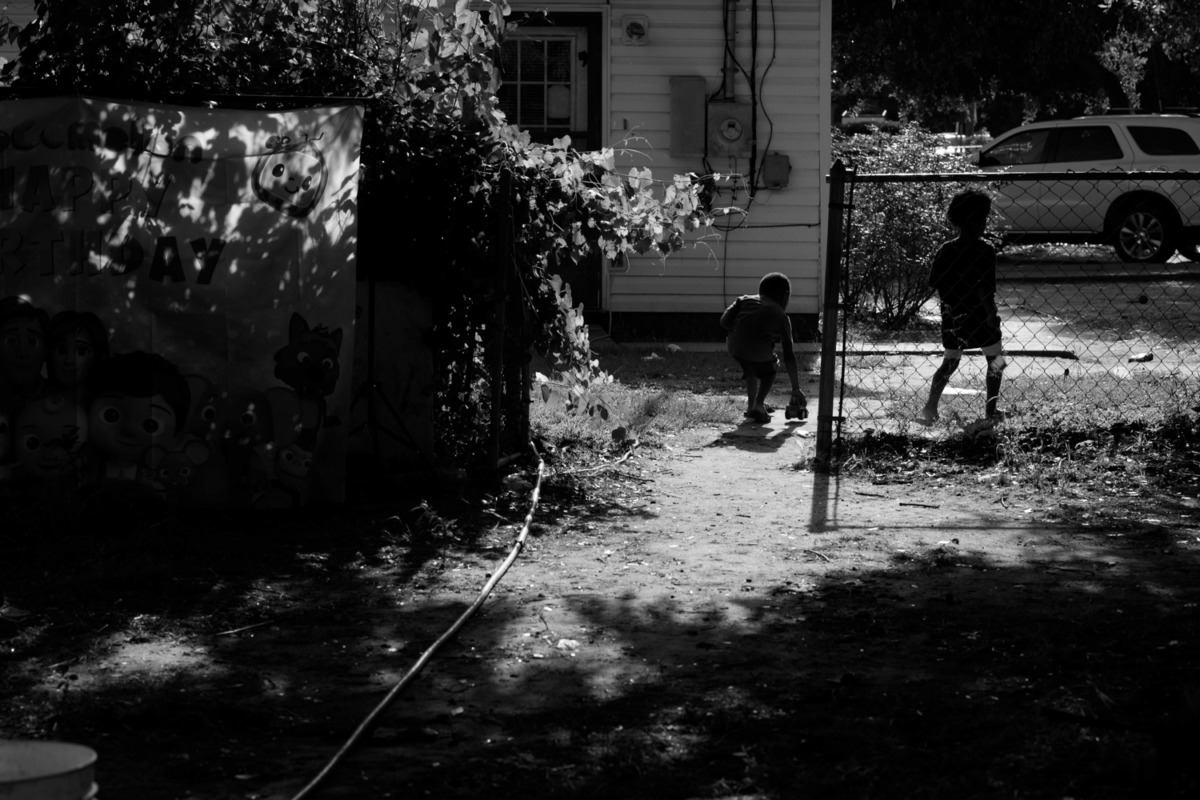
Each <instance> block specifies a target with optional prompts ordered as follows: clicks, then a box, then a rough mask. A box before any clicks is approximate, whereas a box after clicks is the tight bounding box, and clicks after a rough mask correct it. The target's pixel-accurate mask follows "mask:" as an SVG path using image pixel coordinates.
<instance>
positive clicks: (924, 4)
mask: <svg viewBox="0 0 1200 800" xmlns="http://www.w3.org/2000/svg"><path fill="white" fill-rule="evenodd" d="M834 13H835V17H834V63H835V69H836V75H835V95H838V96H840V101H841V102H842V104H843V105H846V106H848V105H851V104H853V103H854V102H855V100H856V99H858V98H860V97H877V96H885V97H892V98H895V99H896V101H897V102H898V104H899V106H900V108H898V109H897V110H898V111H900V112H902V113H904V114H905V115H907V116H908V117H909V118H910V119H916V120H920V121H921V122H922V123H923V124H925V125H926V126H927V127H953V126H954V123H956V122H958V121H959V120H960V119H962V117H963V112H964V109H967V108H977V109H979V111H980V115H981V117H982V121H983V123H984V124H985V125H987V126H988V128H989V129H990V130H991V132H992V133H993V134H995V133H999V132H1001V131H1003V130H1005V129H1007V128H1009V127H1012V126H1014V125H1018V124H1021V123H1022V122H1025V121H1028V120H1030V119H1033V118H1040V117H1053V116H1063V115H1067V114H1076V113H1086V112H1097V111H1104V110H1105V109H1107V108H1110V107H1124V106H1127V105H1128V104H1129V101H1130V99H1131V98H1133V99H1136V98H1139V97H1140V99H1141V101H1142V103H1143V105H1144V106H1145V107H1147V108H1150V109H1158V108H1165V107H1171V106H1186V105H1195V104H1197V103H1200V61H1198V60H1197V53H1198V44H1200V38H1198V37H1200V34H1198V33H1197V27H1196V20H1197V19H1200V0H1161V1H1160V2H1147V1H1145V0H1109V2H1103V3H1097V2H1095V0H1055V2H1053V3H1047V2H1043V0H959V2H955V3H945V2H939V0H901V1H900V2H892V0H835V5H834Z"/></svg>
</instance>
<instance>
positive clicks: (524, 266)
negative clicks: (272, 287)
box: [0, 0, 709, 459]
mask: <svg viewBox="0 0 1200 800" xmlns="http://www.w3.org/2000/svg"><path fill="white" fill-rule="evenodd" d="M478 6H484V7H485V8H483V9H482V10H479V9H478ZM34 8H35V12H36V17H35V19H33V21H31V22H29V23H28V24H26V25H25V26H23V27H19V26H16V25H13V24H12V23H11V22H8V21H7V20H3V22H4V23H5V25H4V27H3V28H2V29H0V33H3V34H5V35H6V36H7V38H8V39H9V41H11V42H13V43H15V45H16V46H17V48H18V51H19V54H18V56H17V57H16V58H15V59H14V60H12V61H11V62H9V63H7V64H5V65H4V67H3V69H2V70H0V81H2V82H3V83H4V84H6V85H7V86H9V87H12V88H13V89H14V90H22V91H26V92H29V91H34V92H55V93H61V92H71V93H84V94H98V95H102V96H111V97H126V98H130V99H151V100H154V99H159V100H174V101H177V102H178V101H184V102H186V101H192V102H195V103H218V104H231V105H232V104H237V105H242V106H251V107H264V108H277V107H287V106H289V105H293V106H294V105H303V104H306V103H311V102H320V101H322V100H323V99H347V98H354V99H357V100H360V101H362V102H364V103H365V104H366V105H367V106H368V113H367V115H366V125H365V129H364V133H363V144H362V162H361V163H362V174H361V183H360V193H359V194H360V204H359V208H360V218H359V236H360V238H359V268H360V274H371V275H373V276H375V277H378V278H382V279H387V280H396V281H401V282H404V283H407V284H409V285H411V286H413V287H414V288H416V289H418V290H419V291H421V292H423V293H425V294H426V295H427V296H428V297H429V298H431V301H432V303H433V307H434V330H433V334H432V341H431V342H430V345H431V349H432V351H433V352H434V353H435V357H436V358H437V360H438V363H437V364H436V372H437V375H438V376H439V384H438V399H437V406H438V411H439V413H440V414H441V415H442V419H441V420H439V422H440V423H441V424H439V426H438V429H439V431H442V432H443V434H445V437H444V440H443V442H442V445H443V450H442V455H444V456H445V457H447V458H449V459H461V458H467V457H470V455H471V454H472V452H473V451H475V450H477V449H478V445H479V440H480V436H481V433H480V430H481V428H483V427H485V426H486V425H487V422H488V415H487V413H480V403H479V401H480V398H481V397H482V396H485V395H486V389H487V386H488V383H489V380H490V379H492V378H494V377H495V376H490V375H489V374H488V372H487V370H486V369H485V368H484V366H485V365H484V355H485V350H486V347H485V345H486V343H487V342H489V341H490V340H491V339H492V334H493V333H494V332H495V328H496V320H495V317H494V315H495V313H496V307H497V302H496V286H497V262H498V261H499V260H501V259H505V260H507V262H508V263H504V264H503V265H502V268H503V269H505V270H508V271H509V275H510V279H509V281H508V285H509V288H510V290H511V291H512V292H513V293H514V295H515V303H514V308H515V309H517V313H516V315H515V316H516V317H517V319H516V320H515V322H514V321H513V320H511V319H510V320H509V325H507V326H506V327H505V331H504V335H505V337H506V339H507V340H508V345H509V346H510V350H511V351H512V352H516V353H525V352H527V351H528V350H529V348H530V347H531V346H534V347H536V348H537V349H538V350H539V351H540V352H542V353H543V354H545V355H547V356H548V357H549V358H550V359H551V360H552V362H553V363H554V364H555V366H556V367H557V368H558V369H560V370H562V372H563V374H564V375H565V376H567V377H566V380H568V381H569V382H571V383H572V384H573V385H581V386H583V387H584V390H583V391H579V392H573V393H571V395H570V398H573V399H569V403H572V404H576V405H585V406H590V407H592V408H593V409H594V408H595V407H596V403H598V402H599V396H598V395H597V394H596V393H595V392H594V391H592V389H594V388H595V386H599V385H602V384H603V383H604V381H605V380H606V376H604V375H603V373H602V372H600V370H599V369H598V366H597V365H596V363H595V361H594V360H592V359H591V357H590V350H589V347H588V342H587V329H586V327H585V326H582V325H580V324H577V321H578V320H579V317H580V314H579V312H578V310H577V309H573V308H572V305H571V302H570V294H569V288H568V287H565V286H563V285H562V284H561V282H557V281H555V279H554V276H553V271H554V268H555V266H556V265H561V264H563V263H566V262H568V261H570V260H572V259H577V258H580V257H583V256H584V255H586V254H587V253H589V252H600V253H603V254H605V255H607V256H615V255H617V254H619V253H622V252H639V253H645V252H654V253H659V254H662V255H664V256H665V255H666V254H668V253H671V252H673V251H675V250H678V249H679V248H681V247H684V246H685V245H686V243H687V241H688V236H689V234H690V233H691V232H693V231H696V230H699V229H702V228H705V227H707V226H708V224H709V220H708V218H707V216H706V213H705V211H704V209H703V206H702V204H701V202H700V201H699V191H700V187H699V184H698V182H697V180H696V179H695V178H694V176H682V177H676V178H674V179H673V180H670V181H667V182H665V183H660V182H656V181H655V180H653V177H652V176H651V175H650V173H649V171H648V170H637V169H635V170H631V171H629V172H627V173H624V174H622V173H621V172H619V171H618V170H617V169H616V167H615V156H614V153H613V151H612V150H605V151H602V152H598V153H580V152H577V151H576V150H575V149H573V148H572V146H571V142H570V141H569V140H565V139H564V140H560V141H556V142H554V143H552V144H540V143H536V142H533V141H532V140H531V139H530V137H529V136H528V135H527V134H525V133H523V132H521V131H519V130H516V129H515V128H513V127H511V126H509V125H508V124H507V121H506V120H505V118H504V116H503V114H502V113H501V112H500V111H499V109H498V107H497V104H496V102H495V97H494V94H493V91H494V78H495V76H496V74H497V71H496V64H497V63H499V62H498V54H499V47H500V44H501V42H502V41H503V39H504V36H505V35H506V34H507V33H508V30H507V24H506V18H507V16H508V13H509V9H508V5H507V2H506V0H491V2H487V3H478V4H471V3H469V2H467V0H458V2H457V3H456V4H453V5H452V6H450V7H446V8H440V7H439V5H438V4H436V3H430V2H428V1H427V0H382V2H381V0H123V2H120V3H91V2H83V0H80V1H79V2H73V3H64V2H54V3H51V2H49V0H37V2H35V4H34ZM490 413H498V411H497V410H496V409H492V410H491V412H490Z"/></svg>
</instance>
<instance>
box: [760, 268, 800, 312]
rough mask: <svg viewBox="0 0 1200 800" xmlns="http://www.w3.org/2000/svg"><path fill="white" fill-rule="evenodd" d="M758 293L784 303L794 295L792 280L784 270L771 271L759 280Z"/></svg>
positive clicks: (781, 303)
mask: <svg viewBox="0 0 1200 800" xmlns="http://www.w3.org/2000/svg"><path fill="white" fill-rule="evenodd" d="M758 293H759V294H760V295H763V296H764V297H767V298H769V299H771V300H774V301H775V302H776V303H779V304H780V305H783V303H784V301H785V300H787V299H788V298H789V297H791V296H792V282H791V281H790V280H788V276H787V275H784V274H783V273H782V272H771V273H768V274H767V275H763V277H762V280H760V281H759V282H758Z"/></svg>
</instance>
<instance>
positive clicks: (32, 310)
mask: <svg viewBox="0 0 1200 800" xmlns="http://www.w3.org/2000/svg"><path fill="white" fill-rule="evenodd" d="M14 319H31V320H33V321H35V322H37V323H38V325H40V326H41V328H42V332H43V333H45V331H46V328H48V327H50V315H49V314H47V313H46V312H45V311H43V310H42V309H40V308H38V307H37V306H35V305H34V304H33V303H31V302H29V301H28V300H26V299H25V298H24V297H21V296H20V295H15V294H14V295H9V296H8V297H4V298H0V325H3V324H4V323H6V322H8V321H9V320H14Z"/></svg>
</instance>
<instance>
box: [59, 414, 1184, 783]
mask: <svg viewBox="0 0 1200 800" xmlns="http://www.w3.org/2000/svg"><path fill="white" fill-rule="evenodd" d="M780 417H781V415H779V414H777V415H776V420H775V421H774V422H772V423H771V424H770V425H769V426H764V427H762V428H749V427H746V428H736V429H732V428H731V429H728V430H716V429H711V428H710V429H704V430H696V431H691V432H688V433H686V434H683V435H679V436H675V437H671V438H668V439H667V440H666V442H667V444H666V445H665V446H664V447H661V448H640V449H639V450H637V451H635V456H634V457H633V458H631V459H629V460H627V461H625V462H624V463H622V464H619V465H616V466H615V467H614V468H613V471H612V472H611V473H606V475H607V476H608V477H609V478H611V481H610V482H609V483H608V484H607V487H608V488H607V490H606V491H605V492H604V493H603V494H600V495H592V496H590V497H588V498H586V502H585V503H584V504H583V505H578V504H576V503H574V502H561V503H560V502H558V500H557V499H556V497H555V494H554V492H553V491H551V490H548V491H547V495H546V501H545V508H543V509H542V510H541V511H540V512H539V516H538V524H537V525H536V526H535V528H534V530H533V533H532V536H531V538H530V541H529V545H528V547H527V548H526V550H525V552H524V553H523V554H522V556H521V558H520V560H519V561H518V562H517V563H516V564H515V566H514V567H513V568H512V569H511V571H510V572H509V573H508V574H507V575H506V576H505V578H504V580H503V581H502V582H501V584H500V585H499V587H498V588H497V590H496V591H495V593H494V594H493V596H492V597H491V599H490V600H489V601H488V602H487V604H486V605H485V606H484V608H483V609H482V610H481V611H480V613H479V614H477V615H476V616H475V617H474V618H472V620H471V621H470V622H469V623H468V624H467V626H466V627H465V628H464V629H463V630H462V631H461V633H460V634H459V635H458V637H456V638H455V639H454V640H453V641H451V642H450V643H449V644H448V645H447V646H446V647H445V648H444V649H443V650H442V651H441V652H440V653H439V654H438V655H437V656H436V657H435V658H434V659H433V661H432V662H431V663H430V665H429V666H428V667H427V668H426V670H425V671H424V672H423V673H421V675H420V676H419V677H418V678H417V679H416V681H415V682H414V683H413V684H412V685H411V686H410V688H409V689H408V690H407V691H406V692H405V693H404V694H402V695H401V696H400V697H399V699H398V700H397V701H396V703H395V704H394V705H392V706H391V707H390V708H389V709H388V711H387V712H386V713H385V715H384V716H383V718H382V719H381V721H380V724H379V725H378V727H377V728H375V729H374V731H373V732H372V733H371V735H370V736H369V737H367V738H366V740H365V741H364V742H363V743H362V744H361V745H360V746H358V747H356V748H355V749H354V750H352V751H351V752H350V753H349V754H348V755H347V757H346V759H345V760H344V761H343V762H342V764H341V765H340V766H339V767H338V768H337V769H336V770H334V771H333V773H332V774H331V775H330V777H329V779H328V780H327V781H326V782H325V783H324V784H323V786H322V788H321V789H320V791H319V793H317V794H316V795H315V796H316V797H320V798H350V797H355V798H359V797H366V796H370V797H377V798H385V797H397V798H398V797H406V798H407V797H413V796H416V797H435V798H479V797H488V798H521V799H522V800H531V798H534V799H536V798H605V800H612V798H646V799H647V800H650V799H651V798H653V799H655V800H657V799H659V798H678V799H679V800H691V799H692V798H726V799H727V800H733V798H740V800H750V799H751V798H755V799H757V800H764V799H765V798H799V797H821V798H830V797H833V798H838V797H852V798H870V797H882V798H892V797H897V798H898V797H903V798H916V797H925V798H956V799H957V798H963V797H988V798H990V797H996V798H1000V797H1006V798H1011V797H1066V796H1073V797H1087V798H1110V797H1111V798H1116V797H1143V796H1155V797H1172V796H1178V797H1185V796H1195V789H1196V788H1197V786H1198V785H1200V784H1198V783H1197V776H1196V775H1195V773H1194V772H1188V770H1189V769H1191V768H1192V767H1190V766H1186V765H1185V761H1186V764H1190V763H1191V759H1190V755H1191V754H1192V753H1193V752H1194V749H1195V748H1194V746H1195V743H1196V736H1197V731H1200V725H1197V724H1196V722H1195V719H1200V717H1197V718H1193V719H1190V720H1189V718H1187V717H1186V716H1185V717H1182V718H1181V717H1180V716H1179V712H1180V710H1181V709H1186V708H1187V699H1188V698H1189V697H1190V696H1191V695H1190V692H1191V691H1192V689H1193V688H1194V687H1196V686H1200V680H1198V679H1197V675H1196V664H1197V663H1200V642H1198V641H1197V638H1198V637H1197V636H1196V630H1197V626H1196V623H1197V621H1198V620H1200V616H1198V614H1197V611H1196V608H1197V602H1198V601H1200V590H1198V588H1197V587H1198V586H1200V581H1197V580H1196V578H1197V576H1198V575H1200V566H1198V559H1197V555H1198V552H1200V547H1198V546H1197V545H1198V544H1200V537H1198V536H1197V532H1196V530H1195V529H1194V528H1186V527H1179V526H1173V527H1172V526H1166V525H1164V524H1162V521H1161V520H1158V521H1155V520H1151V521H1146V522H1145V523H1144V524H1138V525H1135V526H1132V527H1128V528H1124V529H1121V530H1113V529H1105V530H1098V531H1094V532H1089V531H1086V530H1077V529H1069V528H1067V527H1065V526H1064V525H1062V524H1061V523H1058V522H1055V521H1054V520H1055V519H1056V516H1055V512H1054V508H1050V507H1045V506H1043V505H1039V504H1035V503H1033V502H1032V501H1030V500H1028V499H1026V500H1022V499H1021V498H1022V497H1028V496H1029V495H1027V494H1024V493H1022V492H1021V491H1019V489H1017V488H1014V487H1007V486H1000V485H996V484H995V483H994V482H992V481H991V480H990V479H989V478H988V477H987V476H986V475H984V476H983V477H982V478H981V479H974V478H973V479H972V483H971V484H969V485H957V484H953V483H944V484H941V485H939V479H937V478H936V477H932V476H923V475H910V476H903V477H902V478H901V479H899V482H893V483H888V484H874V483H869V482H865V481H862V480H853V479H843V478H837V477H829V476H821V475H814V474H813V473H811V472H808V471H803V470H797V469H795V464H796V462H797V461H799V460H800V458H801V456H802V454H803V452H804V445H805V441H806V440H805V438H804V437H805V435H806V434H809V435H811V427H800V426H797V425H794V424H787V423H785V422H784V421H783V420H782V419H781V418H780ZM551 485H553V482H551ZM570 499H571V498H567V500H570ZM1068 501H1069V498H1067V497H1065V496H1064V497H1060V498H1058V499H1057V500H1055V502H1056V503H1062V502H1068ZM554 509H557V510H554ZM1177 510H1178V509H1177ZM524 511H525V509H523V508H522V509H518V508H517V507H516V505H514V506H513V508H512V509H511V511H510V512H506V513H504V514H500V516H501V517H504V518H505V519H504V520H503V521H501V520H495V523H496V527H495V530H494V531H492V532H491V533H490V534H489V535H488V536H486V537H484V541H483V543H482V544H483V548H482V549H472V550H471V551H469V552H446V553H442V554H440V555H438V556H437V557H435V558H431V559H429V560H426V561H423V562H420V563H418V562H417V561H413V560H412V554H411V553H410V554H407V555H406V554H403V553H398V554H397V557H396V559H395V560H392V561H387V560H385V561H384V562H374V563H369V564H361V563H356V564H354V565H342V566H339V567H338V568H337V569H326V568H321V569H318V567H319V565H316V564H314V565H312V566H313V569H314V571H313V572H312V573H311V574H309V575H300V574H279V575H276V576H273V577H271V578H270V579H264V580H262V581H260V584H259V585H258V587H257V589H256V590H257V591H258V592H260V593H261V594H260V595H258V596H259V597H261V602H262V603H263V607H262V615H263V616H264V617H267V618H269V619H272V620H276V622H275V623H274V624H271V625H263V626H261V627H255V628H253V629H251V630H247V631H245V632H243V633H238V634H233V635H223V636H220V637H216V636H213V635H201V634H199V633H197V632H194V631H193V632H181V633H180V634H179V635H178V636H177V637H176V638H175V639H174V641H173V642H169V643H166V644H162V643H160V644H159V645H147V644H145V643H139V642H137V641H134V640H129V641H126V642H123V643H122V644H121V648H118V649H110V650H108V651H107V652H106V654H105V655H104V657H103V658H100V657H94V658H92V659H91V660H90V661H89V662H87V663H78V664H73V665H72V666H71V667H70V669H71V670H72V674H73V676H74V677H73V678H72V680H74V681H76V682H77V683H79V684H80V685H85V684H87V683H88V682H89V681H93V680H97V679H98V678H100V677H103V676H104V675H106V674H107V675H108V676H109V677H110V678H111V676H112V675H113V674H114V673H120V674H121V675H123V676H124V678H125V682H124V683H123V684H122V686H123V689H122V691H123V692H125V694H121V695H119V696H118V698H117V700H114V701H113V702H114V703H115V704H116V705H114V706H112V707H115V708H117V709H118V711H121V710H124V711H123V713H118V712H113V716H112V717H110V718H108V719H105V720H101V721H99V722H97V723H96V724H97V725H98V726H99V729H100V730H101V731H102V733H101V734H99V737H100V738H98V739H95V740H92V741H94V742H95V745H96V746H97V749H98V751H99V752H100V756H101V762H100V765H101V770H100V777H99V780H100V784H101V788H102V790H104V791H103V793H104V796H108V795H110V794H111V795H112V796H114V797H130V798H134V797H136V798H159V797H162V798H180V800H183V799H184V798H186V799H187V800H225V799H226V798H252V799H253V800H265V799H266V798H270V800H286V799H287V798H291V797H292V796H294V794H295V793H296V792H297V791H298V790H299V789H300V788H301V787H302V786H303V785H304V784H305V783H306V782H307V781H309V780H310V779H312V778H313V777H314V776H315V775H316V774H317V772H318V771H319V770H320V769H321V768H322V767H323V766H324V765H325V764H326V763H327V762H328V759H329V758H330V757H332V756H333V754H334V753H335V752H336V750H337V749H338V747H339V746H340V745H341V744H342V742H343V741H345V739H346V737H347V736H348V735H349V734H350V732H351V731H353V730H354V728H355V727H356V726H357V725H358V724H359V723H360V722H361V720H362V719H363V718H364V717H365V716H366V715H367V713H368V712H369V711H371V709H372V708H374V707H375V706H376V705H377V704H378V703H379V701H380V700H381V699H382V698H383V697H384V695H385V694H386V693H387V691H388V690H389V689H390V688H391V687H392V686H393V685H395V682H396V681H397V680H398V679H399V678H400V677H401V676H402V675H403V674H404V673H405V672H406V671H407V670H408V669H409V668H410V667H411V666H412V664H413V663H414V662H415V661H416V659H417V657H418V656H420V654H421V653H422V652H424V651H425V649H426V648H428V647H429V645H430V644H431V643H432V642H433V641H434V640H435V639H436V638H437V637H438V636H440V635H441V634H442V633H443V632H444V631H445V630H446V629H447V628H448V627H449V626H450V625H451V623H452V622H453V621H454V620H455V619H456V618H457V617H458V616H459V615H460V614H461V613H462V612H463V610H464V609H465V608H466V607H467V606H468V605H469V604H470V603H471V601H472V600H474V598H475V595H476V592H477V591H478V590H479V588H480V587H481V586H482V584H483V582H484V581H485V580H486V575H487V574H488V572H489V571H490V570H491V569H494V568H495V567H496V566H497V565H498V564H499V563H500V561H501V560H502V559H503V557H504V555H505V554H506V552H507V547H508V545H509V544H510V543H511V542H512V538H513V536H514V535H515V533H516V531H517V530H519V528H520V522H521V519H522V517H523V516H524ZM1189 513H1190V512H1189ZM314 598H316V601H315V603H314ZM314 608H315V611H314ZM300 609H302V610H300ZM135 638H136V637H135ZM155 647H157V650H158V652H157V653H155V652H153V651H154V649H155ZM138 648H141V650H138ZM139 653H140V655H139ZM184 653H186V654H191V656H190V658H191V660H190V661H185V662H184V663H182V664H181V663H180V662H179V660H178V658H179V656H180V654H184ZM172 654H174V655H172ZM50 657H52V656H50ZM172 658H174V659H175V660H174V661H172ZM106 670H107V671H108V672H107V673H106V672H105V671H106ZM59 679H60V678H59V677H55V676H54V675H50V676H49V677H48V678H47V680H48V681H54V680H59ZM152 689H153V691H151V690H152ZM109 691H110V693H112V691H113V690H111V689H110V690H109ZM139 692H140V695H139ZM151 698H152V699H151ZM1197 699H1200V697H1198V698H1197ZM94 717H95V714H94V712H93V713H92V716H91V717H89V719H93V718H94ZM1089 719H1097V720H1100V721H1099V722H1097V723H1096V724H1095V725H1090V724H1088V720H1089ZM62 720H63V722H62V726H63V728H62V730H63V731H64V733H65V735H66V738H75V739H76V740H78V736H77V735H76V734H78V732H79V730H80V729H79V727H78V725H79V724H78V723H73V724H75V725H76V728H74V729H72V728H71V723H70V716H69V715H68V714H66V713H64V714H63V716H62ZM1189 725H1191V726H1192V727H1190V728H1189V727H1188V726H1189ZM181 726H182V728H181ZM148 730H150V731H152V733H151V735H147V731H148ZM1164 732H1167V733H1166V735H1164ZM1189 737H1190V738H1189ZM1175 740H1178V741H1180V742H1181V743H1182V744H1183V745H1185V747H1184V749H1183V750H1181V751H1180V752H1182V753H1185V754H1187V755H1188V759H1186V760H1185V759H1182V758H1181V759H1176V758H1175V757H1174V755H1173V753H1174V751H1171V750H1169V749H1164V745H1163V743H1164V742H1169V741H1175ZM1189 748H1190V749H1189ZM1146 787H1150V788H1151V789H1152V790H1153V791H1152V793H1151V794H1145V793H1143V792H1144V790H1146Z"/></svg>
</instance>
